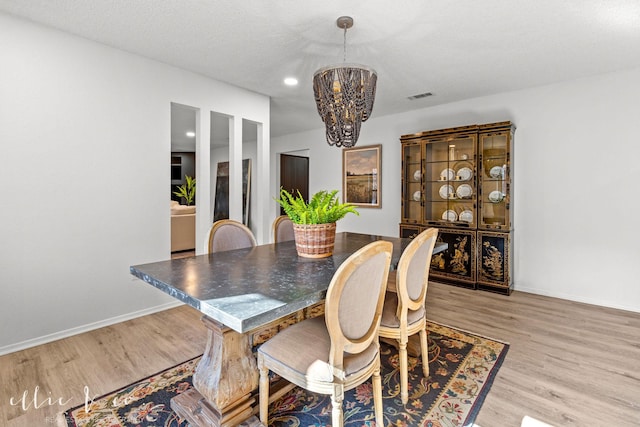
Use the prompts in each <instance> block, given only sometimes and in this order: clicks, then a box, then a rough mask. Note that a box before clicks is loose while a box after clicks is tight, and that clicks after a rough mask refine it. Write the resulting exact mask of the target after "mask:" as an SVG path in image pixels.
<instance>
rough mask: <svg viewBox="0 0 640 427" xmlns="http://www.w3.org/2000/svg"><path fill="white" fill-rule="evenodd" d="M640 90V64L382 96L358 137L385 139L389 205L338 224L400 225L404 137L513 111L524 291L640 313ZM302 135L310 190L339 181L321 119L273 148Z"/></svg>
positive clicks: (382, 230) (518, 267) (518, 257)
mask: <svg viewBox="0 0 640 427" xmlns="http://www.w3.org/2000/svg"><path fill="white" fill-rule="evenodd" d="M383 84H384V82H382V81H381V82H379V85H383ZM436 96H437V94H436ZM638 100H640V69H636V70H630V71H625V72H618V73H612V74H606V75H601V76H596V77H592V78H587V79H581V80H576V81H570V82H565V83H561V84H555V85H550V86H544V87H538V88H532V89H529V90H522V91H517V92H510V93H504V94H500V95H495V96H489V97H483V98H476V99H470V100H466V101H463V102H457V103H452V104H447V105H442V106H437V107H432V108H425V109H422V110H417V111H412V112H408V113H404V114H398V115H393V116H386V117H380V118H378V117H376V116H375V106H374V118H371V119H369V121H367V122H365V123H364V124H363V126H362V133H361V136H360V140H359V141H358V146H365V145H370V144H383V148H382V209H360V213H361V216H360V217H354V216H348V217H347V218H345V219H344V220H342V221H340V222H339V229H340V230H350V231H358V232H372V233H377V234H382V235H391V236H397V235H398V222H399V221H400V142H399V137H400V135H403V134H409V133H415V132H420V131H424V130H430V129H441V128H446V127H452V126H462V125H467V124H474V123H478V124H480V123H490V122H496V121H504V120H511V121H513V122H514V123H515V125H516V127H517V130H516V133H515V163H514V181H515V182H514V187H515V194H514V208H515V240H514V242H515V260H514V261H515V276H514V281H515V289H516V290H520V291H526V292H532V293H538V294H544V295H551V296H555V297H560V298H565V299H571V300H576V301H582V302H587V303H592V304H599V305H604V306H610V307H616V308H622V309H627V310H632V311H640V286H638V284H639V279H638V273H637V271H636V263H638V262H639V261H640V245H639V244H638V239H639V237H640V229H638V227H637V222H638V221H637V218H638V213H639V212H640V189H639V188H638V177H640V167H639V165H640V142H638V138H637V127H636V124H637V122H638V118H639V117H640V102H639V101H638ZM318 123H319V125H321V121H320V118H319V117H318ZM298 141H306V144H304V145H303V146H301V145H300V144H298V145H297V147H298V148H308V149H309V151H310V166H309V168H310V185H311V189H310V191H311V192H313V191H316V190H319V189H339V188H341V173H342V166H341V156H342V153H341V150H340V149H337V148H333V147H329V146H328V145H327V144H326V142H325V140H324V131H323V130H322V129H318V130H316V131H311V132H305V133H301V134H297V135H287V136H285V137H282V138H274V139H273V140H272V141H271V143H272V153H273V155H276V153H278V152H283V151H288V150H292V149H294V148H295V147H296V144H297V142H298ZM274 164H275V160H274V158H273V157H272V165H274ZM271 185H272V187H271V188H272V190H271V192H272V193H273V194H276V192H277V188H276V187H275V183H274V180H273V179H272V182H271Z"/></svg>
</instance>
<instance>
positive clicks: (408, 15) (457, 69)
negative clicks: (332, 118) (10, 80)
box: [0, 0, 640, 136]
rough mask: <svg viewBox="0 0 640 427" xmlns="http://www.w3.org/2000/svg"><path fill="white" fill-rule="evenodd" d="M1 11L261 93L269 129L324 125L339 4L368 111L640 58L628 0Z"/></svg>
mask: <svg viewBox="0 0 640 427" xmlns="http://www.w3.org/2000/svg"><path fill="white" fill-rule="evenodd" d="M0 11H4V12H7V13H10V14H13V15H16V16H19V17H23V18H26V19H29V20H31V21H35V22H38V23H42V24H45V25H48V26H51V27H54V28H58V29H60V30H63V31H67V32H70V33H73V34H77V35H80V36H82V37H86V38H88V39H92V40H95V41H98V42H100V43H104V44H106V45H109V46H114V47H117V48H120V49H123V50H126V51H129V52H132V53H136V54H139V55H142V56H145V57H149V58H153V59H156V60H158V61H162V62H165V63H168V64H172V65H175V66H178V67H182V68H185V69H188V70H192V71H195V72H198V73H201V74H204V75H206V76H210V77H212V78H214V79H217V80H221V81H225V82H228V83H231V84H234V85H236V86H239V87H243V88H247V89H250V90H252V91H255V92H259V93H262V94H265V95H268V96H270V97H271V117H272V122H271V131H272V136H279V135H283V134H287V133H292V132H297V131H302V130H307V129H315V128H319V127H321V126H322V123H321V121H320V118H319V116H318V115H317V112H316V109H315V103H314V100H313V90H312V86H311V79H312V76H313V73H314V71H315V70H316V69H317V68H320V67H322V66H326V65H329V64H333V63H340V62H342V60H343V33H342V31H341V30H340V29H338V28H337V26H336V24H335V21H336V18H337V17H338V16H341V15H350V16H352V17H353V18H354V21H355V24H354V27H353V28H352V29H350V30H349V31H348V32H347V62H356V63H362V64H366V65H367V66H370V67H372V68H374V69H376V70H377V72H378V88H377V95H376V102H375V105H374V109H373V114H372V117H379V116H382V115H387V114H392V113H398V112H403V111H408V110H411V109H417V108H423V107H426V106H432V105H437V104H443V103H448V102H452V101H456V100H460V99H467V98H473V97H477V96H483V95H489V94H493V93H499V92H505V91H511V90H516V89H521V88H527V87H532V86H538V85H543V84H549V83H553V82H558V81H564V80H570V79H575V78H580V77H585V76H589V75H594V74H599V73H605V72H610V71H616V70H622V69H629V68H636V67H640V1H638V0H600V1H598V0H565V1H560V0H537V1H525V0H483V1H478V0H456V1H447V2H445V1H440V2H436V1H428V0H403V1H398V2H392V1H389V0H368V1H364V0H362V1H353V0H323V1H301V0H274V1H265V0H228V1H221V0H84V1H81V0H0ZM286 76H295V77H297V78H298V79H299V81H300V84H299V86H297V87H294V88H291V87H287V86H285V85H284V84H283V83H282V80H283V78H284V77H286ZM423 92H432V93H433V96H431V97H428V98H424V99H420V100H415V101H410V100H408V99H407V97H409V96H411V95H415V94H419V93H423Z"/></svg>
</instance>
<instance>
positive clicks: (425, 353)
mask: <svg viewBox="0 0 640 427" xmlns="http://www.w3.org/2000/svg"><path fill="white" fill-rule="evenodd" d="M420 350H421V351H420V352H421V353H422V372H423V373H424V377H425V378H427V377H428V376H429V347H428V346H427V329H426V328H424V329H420Z"/></svg>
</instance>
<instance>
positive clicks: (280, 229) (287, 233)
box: [272, 215, 295, 243]
mask: <svg viewBox="0 0 640 427" xmlns="http://www.w3.org/2000/svg"><path fill="white" fill-rule="evenodd" d="M272 228H273V243H278V242H286V241H288V240H295V235H294V233H293V222H292V221H291V219H289V217H288V216H287V215H280V216H279V217H277V218H276V219H275V220H274V221H273V226H272Z"/></svg>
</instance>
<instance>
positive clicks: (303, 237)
mask: <svg viewBox="0 0 640 427" xmlns="http://www.w3.org/2000/svg"><path fill="white" fill-rule="evenodd" d="M293 232H294V234H295V240H296V250H297V251H298V255H299V256H301V257H305V258H325V257H329V256H331V255H332V254H333V245H334V243H335V239H336V223H335V222H332V223H330V224H293Z"/></svg>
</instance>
